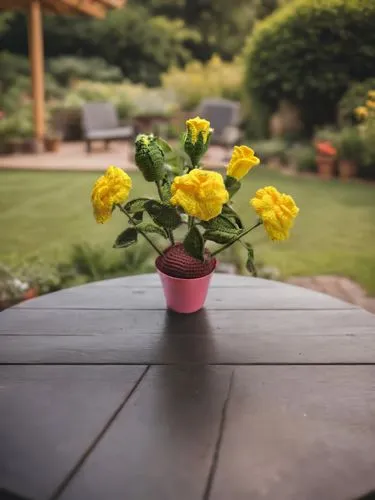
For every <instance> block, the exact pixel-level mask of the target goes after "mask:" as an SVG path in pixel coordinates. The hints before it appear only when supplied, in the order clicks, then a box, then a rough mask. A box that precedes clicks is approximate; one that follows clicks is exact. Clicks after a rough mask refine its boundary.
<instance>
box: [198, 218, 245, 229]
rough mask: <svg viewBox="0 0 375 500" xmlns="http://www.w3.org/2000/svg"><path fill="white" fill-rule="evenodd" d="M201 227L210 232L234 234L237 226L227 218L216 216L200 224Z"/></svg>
mask: <svg viewBox="0 0 375 500" xmlns="http://www.w3.org/2000/svg"><path fill="white" fill-rule="evenodd" d="M202 226H203V227H204V228H205V229H210V230H212V231H224V232H229V233H230V232H236V231H237V229H238V228H237V226H236V224H234V223H233V222H232V221H231V220H230V219H229V218H227V217H225V216H224V215H218V216H217V217H215V218H214V219H211V220H209V221H207V222H202Z"/></svg>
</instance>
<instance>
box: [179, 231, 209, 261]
mask: <svg viewBox="0 0 375 500" xmlns="http://www.w3.org/2000/svg"><path fill="white" fill-rule="evenodd" d="M184 248H185V250H186V252H187V253H188V254H189V255H191V256H192V257H194V258H195V259H198V260H200V261H202V262H203V261H204V240H203V236H202V235H201V233H200V231H199V229H198V228H197V227H196V226H193V227H192V228H191V229H190V231H189V232H188V233H187V235H186V237H185V239H184Z"/></svg>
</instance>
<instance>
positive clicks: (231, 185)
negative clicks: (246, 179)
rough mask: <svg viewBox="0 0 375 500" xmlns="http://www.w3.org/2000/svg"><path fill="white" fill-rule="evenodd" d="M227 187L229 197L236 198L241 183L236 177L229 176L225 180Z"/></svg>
mask: <svg viewBox="0 0 375 500" xmlns="http://www.w3.org/2000/svg"><path fill="white" fill-rule="evenodd" d="M225 187H226V189H227V191H228V193H229V197H230V198H232V196H234V195H235V194H236V193H237V191H238V190H239V189H240V187H241V183H240V181H238V180H237V179H235V178H234V177H231V176H230V175H227V177H226V179H225Z"/></svg>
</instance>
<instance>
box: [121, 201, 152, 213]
mask: <svg viewBox="0 0 375 500" xmlns="http://www.w3.org/2000/svg"><path fill="white" fill-rule="evenodd" d="M148 201H150V198H135V199H134V200H130V201H128V202H127V204H126V205H125V206H124V209H125V210H126V211H127V212H129V213H130V214H135V213H137V212H142V211H143V210H145V203H147V202H148Z"/></svg>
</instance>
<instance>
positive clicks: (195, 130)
mask: <svg viewBox="0 0 375 500" xmlns="http://www.w3.org/2000/svg"><path fill="white" fill-rule="evenodd" d="M186 128H187V131H188V133H189V134H190V135H191V142H192V144H195V143H196V142H197V139H198V136H199V132H202V136H203V142H204V143H206V142H207V139H208V136H209V133H210V132H212V129H211V126H210V122H209V121H208V120H204V119H203V118H199V116H197V117H195V118H191V119H190V120H187V121H186Z"/></svg>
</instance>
